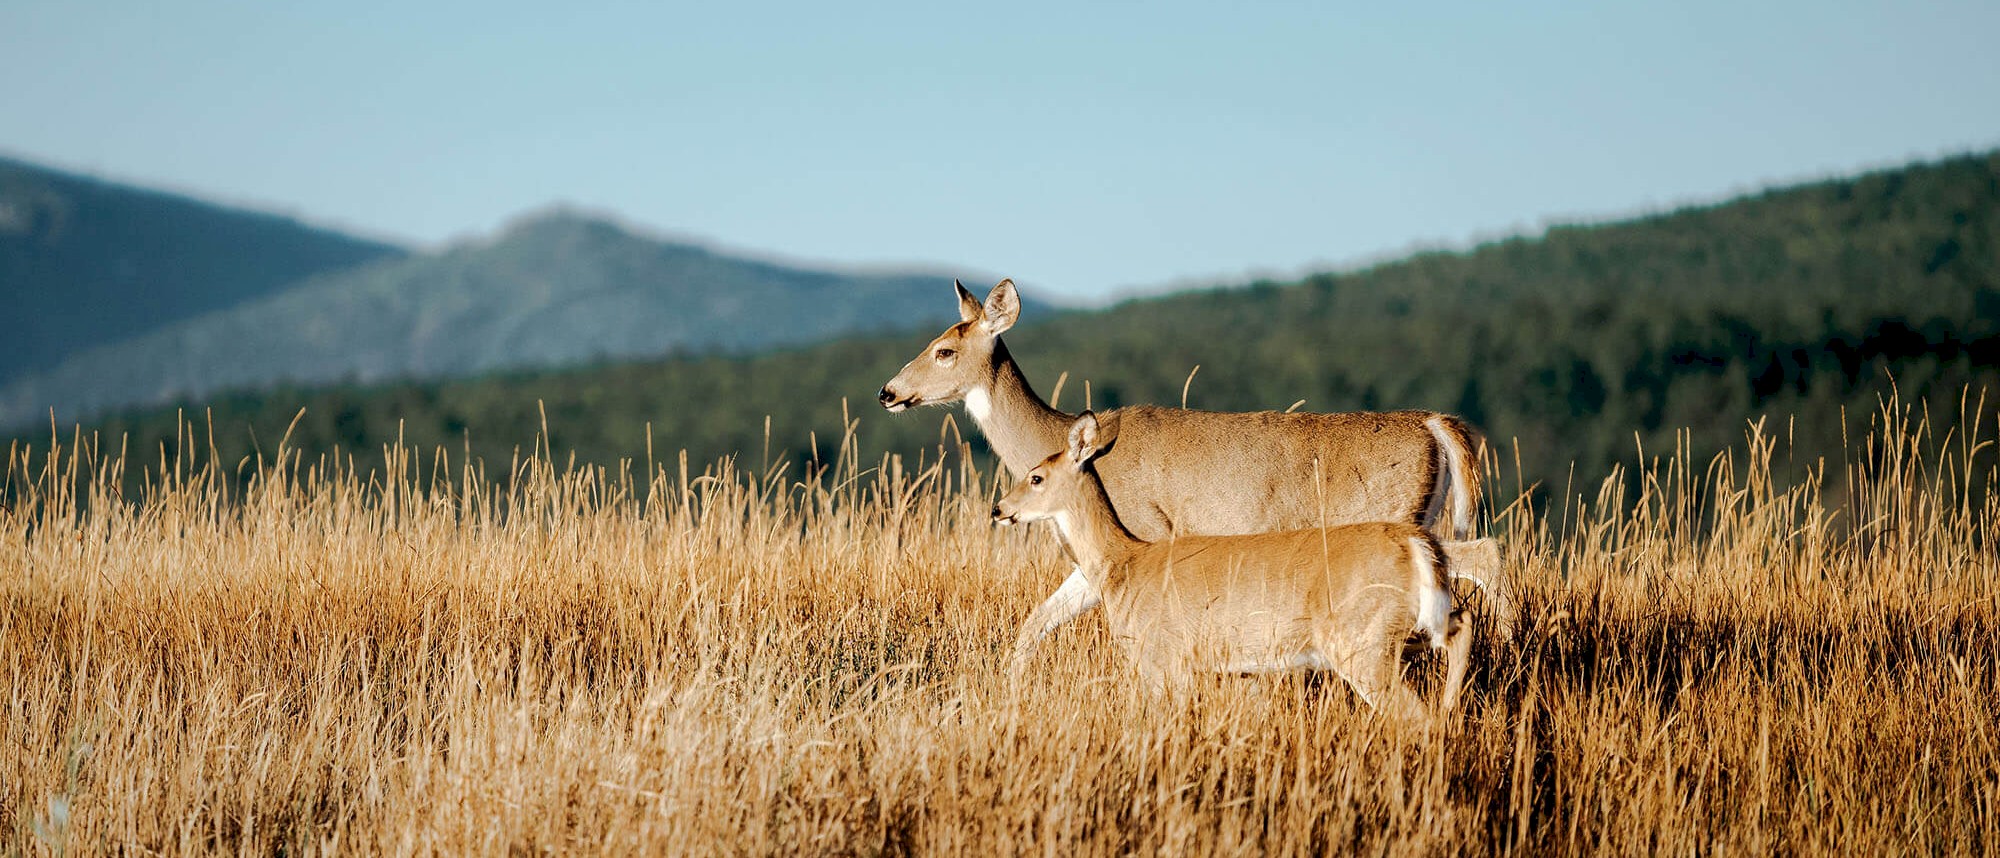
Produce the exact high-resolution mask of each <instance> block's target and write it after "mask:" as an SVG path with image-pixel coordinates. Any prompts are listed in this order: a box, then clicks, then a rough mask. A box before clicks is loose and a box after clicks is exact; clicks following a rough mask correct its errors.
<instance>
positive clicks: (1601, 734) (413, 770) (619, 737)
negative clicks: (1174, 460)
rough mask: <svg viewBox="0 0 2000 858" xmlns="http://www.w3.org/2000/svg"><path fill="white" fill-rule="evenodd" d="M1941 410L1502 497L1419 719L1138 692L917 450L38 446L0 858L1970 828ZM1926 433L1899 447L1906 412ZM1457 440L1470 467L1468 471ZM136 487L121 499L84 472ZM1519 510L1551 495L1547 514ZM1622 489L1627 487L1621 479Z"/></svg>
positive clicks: (1, 776)
mask: <svg viewBox="0 0 2000 858" xmlns="http://www.w3.org/2000/svg"><path fill="white" fill-rule="evenodd" d="M1984 408H1985V406H1984V404H1983V402H1981V401H1979V400H1978V399H1977V398H1976V397H1975V398H1974V399H1973V400H1972V401H1971V402H1969V403H1968V404H1967V406H1966V407H1965V408H1964V409H1963V413H1962V414H1955V415H1928V416H1927V415H1923V414H1912V413H1909V412H1908V411H1907V410H1905V409H1903V408H1901V407H1899V406H1895V405H1890V406H1887V407H1886V408H1885V409H1884V410H1883V411H1882V412H1881V413H1879V414H1876V415H1860V416H1856V417H1855V418H1854V419H1853V423H1854V424H1855V425H1854V426H1853V430H1852V434H1851V436H1850V448H1849V450H1848V451H1847V453H1846V455H1845V456H1842V455H1840V454H1838V453H1836V454H1835V455H1834V456H1833V457H1831V458H1829V459H1828V460H1826V461H1824V462H1819V461H1817V460H1807V459H1804V458H1801V457H1797V456H1794V455H1793V454H1792V452H1791V451H1790V450H1788V449H1787V446H1786V444H1785V441H1784V435H1785V432H1784V431H1783V429H1782V428H1778V429H1773V430H1770V431H1765V432H1753V433H1750V434H1749V435H1748V437H1747V438H1746V440H1745V442H1744V444H1743V445H1742V446H1741V447H1739V448H1738V449H1736V450H1734V451H1732V452H1731V453H1730V454H1728V456H1726V457H1725V458H1724V459H1721V460H1717V461H1716V462H1713V463H1710V462H1689V461H1685V460H1683V459H1680V458H1676V457H1674V456H1673V455H1672V453H1673V452H1674V451H1659V452H1660V453H1661V455H1660V456H1659V458H1658V459H1652V458H1650V457H1652V456H1654V455H1655V452H1654V451H1646V452H1645V455H1646V456H1647V457H1649V458H1648V459H1647V460H1646V462H1647V464H1646V465H1645V467H1643V468H1639V469H1635V470H1633V471H1631V472H1629V473H1628V474H1627V475H1626V476H1625V477H1624V478H1623V479H1624V480H1625V481H1626V482H1628V483H1629V485H1625V484H1619V483H1614V484H1608V485H1606V486H1604V487H1596V486H1592V487H1589V489H1588V490H1585V491H1576V490H1570V491H1564V490H1563V488H1562V487H1556V489H1557V490H1556V491H1554V492H1552V493H1549V494H1548V495H1546V496H1549V497H1553V498H1554V499H1555V500H1554V501H1552V502H1550V503H1547V504H1545V505H1543V506H1541V507H1537V506H1536V505H1534V504H1531V503H1529V502H1528V501H1527V498H1528V497H1530V495H1528V494H1521V495H1520V497H1519V499H1516V500H1514V501H1513V502H1512V503H1509V502H1508V498H1510V497H1514V496H1515V495H1516V494H1517V492H1518V491H1519V489H1520V488H1521V486H1520V485H1519V483H1518V482H1517V481H1516V480H1515V478H1514V477H1513V476H1512V474H1511V473H1509V472H1508V468H1507V467H1505V465H1504V462H1503V463H1502V464H1497V465H1495V470H1496V477H1497V481H1496V484H1497V485H1501V486H1505V487H1506V488H1507V490H1506V491H1495V492H1494V494H1496V495H1499V496H1500V502H1499V503H1497V504H1496V505H1495V506H1496V509H1495V511H1494V515H1493V517H1492V521H1493V530H1494V532H1495V533H1496V534H1497V535H1499V536H1500V537H1501V538H1502V540H1503V542H1504V544H1505V545H1506V550H1507V556H1508V567H1509V569H1510V571H1511V574H1512V575H1513V576H1514V577H1515V578H1516V580H1517V581H1518V582H1519V584H1520V586H1521V588H1522V590H1523V594H1524V599H1523V602H1524V606H1525V617H1526V621H1527V625H1526V628H1525V630H1524V632H1523V633H1522V634H1521V635H1520V636H1519V637H1518V638H1517V639H1516V640H1515V641H1514V642H1513V643H1511V644H1509V645H1506V646H1500V645H1497V644H1492V643H1491V642H1482V644H1481V646H1480V647H1479V649H1478V650H1477V651H1476V652H1475V663H1474V671H1475V674H1474V677H1473V679H1472V682H1471V688H1470V698H1469V702H1468V704H1467V706H1466V708H1465V709H1464V711H1463V712H1462V713H1460V715H1459V716H1457V717H1455V718H1451V719H1440V720H1438V721H1436V722H1434V723H1430V724H1425V725H1399V724H1394V723H1388V722H1385V721H1383V720H1381V719H1378V718H1375V717H1374V716H1372V715H1371V714H1370V713H1369V712H1368V711H1367V710H1366V709H1365V708H1364V707H1361V706H1360V705H1359V704H1358V702H1357V701H1356V700H1355V698H1354V697H1353V696H1352V694H1351V693H1350V692H1349V691H1348V690H1347V689H1346V687H1345V685H1344V684H1342V683H1340V682H1338V681H1324V680H1322V679H1319V678H1313V677H1266V678H1235V677H1230V678H1222V679H1218V680H1216V681H1214V682H1211V683H1204V684H1202V685H1200V686H1199V687H1198V688H1197V690H1196V691H1194V692H1193V693H1192V694H1190V695H1187V696H1183V697H1175V698H1153V697H1151V696H1149V694H1148V693H1147V692H1145V691H1143V690H1142V689H1140V688H1139V687H1137V684H1136V683H1135V682H1133V681H1132V680H1131V678H1130V677H1128V675H1127V672H1126V668H1125V666H1124V663H1123V659H1122V656H1121V655H1120V653H1119V652H1118V650H1117V649H1116V648H1115V646H1114V645H1112V644H1111V643H1110V642H1109V641H1108V640H1107V639H1106V635H1105V634H1104V632H1103V628H1102V621H1101V620H1100V619H1099V618H1098V617H1097V616H1096V615H1095V614H1091V615H1086V616H1085V617H1084V618H1082V619H1081V620H1080V621H1079V622H1078V623H1076V624H1075V626H1074V627H1073V628H1072V629H1070V630H1068V631H1066V633H1065V634H1062V635H1060V636H1058V637H1057V638H1055V639H1053V640H1052V641H1050V642H1049V643H1048V644H1046V645H1045V646H1044V648H1043V651H1042V654H1041V658H1040V660H1039V661H1038V662H1037V663H1036V664H1035V666H1034V667H1033V669H1032V670H1030V671H1029V672H1028V674H1027V675H1026V676H1025V678H1024V679H1023V681H1021V682H1020V683H1018V684H1012V683H1010V682H1009V681H1008V679H1007V675H1006V671H1005V663H1006V651H1007V647H1008V645H1009V644H1010V643H1011V641H1012V639H1013V635H1014V631H1015V627H1016V624H1017V623H1019V622H1020V621H1021V619H1023V618H1024V617H1025V616H1026V615H1027V613H1028V612H1029V610H1030V609H1031V608H1032V607H1033V606H1034V605H1035V604H1036V603H1037V602H1038V601H1039V600H1040V598H1041V597H1042V596H1043V595H1045V594H1046V592H1047V591H1048V590H1050V589H1052V588H1053V587H1054V586H1055V585H1056V583H1057V582H1059V581H1060V580H1061V578H1062V577H1063V575H1064V574H1065V572H1066V569H1065V567H1064V566H1063V564H1062V563H1061V561H1060V557H1059V555H1058V552H1057V550H1056V548H1055V547H1054V545H1053V540H1052V539H1051V538H1050V536H1049V535H1048V534H1047V533H1046V532H1044V531H1042V530H1040V529H1034V530H1031V531H1025V532H1024V529H1021V528H1012V529H1005V530H1002V529H996V528H993V527H991V526H989V524H988V523H987V517H986V514H985V512H986V509H987V507H988V506H989V505H990V503H991V500H992V498H993V497H994V491H995V488H994V478H993V477H992V476H991V475H990V474H987V473H984V472H979V471H976V470H974V469H973V468H972V467H970V466H968V465H966V464H964V463H962V461H961V460H960V459H959V458H958V457H956V456H954V457H951V458H950V459H949V460H948V461H951V462H953V463H954V464H952V465H951V466H949V467H941V466H935V465H933V466H930V467H921V466H916V465H910V466H907V467H905V466H903V465H902V464H900V463H898V462H893V461H891V462H884V463H881V466H880V467H871V465H872V464H873V462H872V461H870V460H869V459H868V457H867V456H865V455H863V454H860V453H857V452H855V451H853V450H852V449H851V448H850V450H849V451H848V453H847V454H846V455H844V456H843V457H842V459H841V460H840V461H839V462H837V463H833V464H831V465H830V466H829V467H825V468H823V469H818V470H816V471H814V472H813V473H812V474H811V475H810V476H807V477H802V476H801V474H802V473H804V472H805V471H808V470H812V469H810V468H801V467H799V466H798V465H793V466H791V467H789V468H774V469H771V470H767V471H764V472H761V473H760V472H750V471H747V470H737V469H734V468H732V467H730V466H728V465H721V466H716V467H710V468H708V469H706V471H705V472H704V470H703V469H702V468H701V467H699V466H696V467H694V468H692V469H690V468H689V467H688V466H687V465H686V464H685V463H682V462H666V463H649V462H648V460H647V459H646V457H645V453H644V452H643V451H641V452H640V456H639V458H638V460H637V461H635V462H633V463H632V464H631V466H630V467H629V468H627V469H625V470H624V471H622V472H619V471H613V472H606V471H601V470H589V469H582V468H565V467H560V466H557V465H553V464H551V462H550V461H549V458H550V457H548V456H545V455H544V456H528V457H526V458H524V459H523V460H522V461H520V462H517V463H515V464H514V466H513V467H512V468H510V469H508V470H506V471H504V472H503V471H500V470H499V468H498V467H495V468H494V470H493V471H492V472H486V471H480V470H476V469H467V468H466V467H465V466H464V465H463V463H461V462H459V461H457V460H456V455H457V454H456V453H455V452H451V451H448V452H437V451H432V452H427V453H424V454H421V455H419V454H417V453H415V452H414V451H407V450H403V451H399V450H393V449H391V450H385V451H378V452H376V453H374V454H371V455H368V456H364V457H363V458H361V459H360V460H342V461H338V462H333V461H317V462H313V461H305V462H301V461H297V460H295V459H292V458H290V457H282V461H273V462H269V463H264V464H262V465H260V464H259V463H256V462H249V463H242V464H240V465H239V463H235V462H226V463H215V464H211V463H205V462H204V461H203V457H202V456H200V455H197V454H195V453H194V452H192V451H198V450H201V449H204V448H205V444H204V443H202V442H201V441H200V440H199V433H193V432H191V433H190V434H189V435H188V436H187V437H186V438H185V439H184V441H183V447H184V449H181V450H172V449H169V450H163V451H162V450H152V451H131V452H130V453H129V454H127V453H121V451H119V450H118V445H117V442H116V440H112V441H110V442H109V443H108V444H105V445H103V446H99V444H98V443H97V442H95V441H92V440H90V439H72V441H71V442H70V443H68V444H65V445H64V449H63V450H62V451H60V452H59V453H57V454H56V455H50V453H49V452H48V451H47V450H24V449H18V448H17V449H14V450H13V451H11V454H10V457H9V462H8V465H7V466H6V468H5V473H6V479H7V491H5V492H4V493H0V504H4V506H0V676H4V677H5V682H4V684H0V690H4V693H5V695H6V696H5V698H4V699H0V707H4V710H5V712H4V719H3V720H0V748H4V751H0V833H4V837H5V838H6V841H7V846H8V847H9V851H19V852H21V853H26V854H38V853H40V854H56V853H66V854H71V855H76V854H94V853H103V852H124V851H130V852H136V853H150V852H168V853H186V852H212V851H221V852H254V853H280V852H282V853H284V854H299V853H332V854H366V853H378V854H379V853H389V854H407V853H413V852H414V853H519V852H529V851H543V850H553V851H559V852H572V851H574V852H602V853H617V854H627V853H634V852H654V853H693V854H771V853H783V854H793V855H818V854H857V853H858V854H879V853H905V852H923V853H976V854H1072V853H1082V854H1112V853H1119V854H1123V853H1157V852H1168V853H1211V852H1224V853H1245V852H1248V853H1272V854H1294V853H1311V854H1327V853H1332V854H1342V853H1363V854H1388V855H1436V854H1454V853H1458V854H1482V853H1513V852H1525V853H1569V852H1592V853H1596V852H1611V853H1624V854H1708V853H1731V854H1766V853H1769V852H1773V851H1783V852H1798V853H1834V854H1867V853H1878V854H1881V853H1887V854H1895V853H1924V854H1941V853H1979V852H1990V851H1994V850H1996V849H2000V744H1996V743H2000V717H1996V710H1997V709H2000V707H1997V706H1996V701H2000V617H1996V610H1995V605H1994V601H1993V599H1992V597H1991V595H1990V594H1989V588H1990V585H1991V582H1993V581H1994V580H1995V573H1996V571H2000V570H1996V565H2000V564H1996V558H1995V553H1994V549H1993V546H1992V543H1991V538H1992V534H1994V533H1996V532H2000V531H1996V529H1995V528H1996V526H2000V498H1996V497H1994V496H1993V495H1990V494H1988V493H1987V492H1986V491H1985V489H1984V487H1985V486H1988V485H1991V484H1992V478H1993V463H1994V462H1995V461H1996V459H2000V456H1996V455H1995V454H1994V452H1993V451H1991V450H1988V449H1985V445H1984V444H1983V443H1982V442H1980V441H1978V440H1976V439H1977V438H1978V435H1979V434H1980V430H1981V429H1982V428H1983V429H1990V428H1991V425H1990V422H1991V420H1990V417H1989V418H1988V419H1987V422H1986V423H1985V424H1984V425H1983V426H1982V424H1981V422H1980V420H1979V415H1981V414H1983V413H1984ZM1947 426H1949V427H1953V428H1952V429H1950V430H1949V431H1947V430H1945V429H1942V428H1935V427H1947ZM1501 458H1503V459H1505V458H1506V457H1504V456H1503V457H1501ZM140 469H144V470H146V471H148V472H149V478H148V479H147V480H146V481H145V485H146V486H147V487H146V488H145V489H144V490H142V491H140V492H138V493H137V496H132V495H129V494H127V495H123V496H121V489H120V488H119V487H120V486H121V485H124V483H125V481H124V479H123V476H124V474H123V472H124V471H126V470H140ZM1565 497H1567V498H1568V500H1564V498H1565ZM1635 497H1636V501H1635V500H1632V498H1635Z"/></svg>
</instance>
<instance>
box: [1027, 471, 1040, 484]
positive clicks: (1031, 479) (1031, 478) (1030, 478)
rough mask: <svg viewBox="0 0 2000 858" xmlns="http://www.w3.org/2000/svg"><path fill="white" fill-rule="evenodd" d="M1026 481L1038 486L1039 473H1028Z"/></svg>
mask: <svg viewBox="0 0 2000 858" xmlns="http://www.w3.org/2000/svg"><path fill="white" fill-rule="evenodd" d="M1028 482H1029V483H1030V484H1031V485H1037V486H1039V485H1041V484H1042V475H1041V474H1029V475H1028Z"/></svg>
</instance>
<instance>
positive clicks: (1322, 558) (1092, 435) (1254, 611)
mask: <svg viewBox="0 0 2000 858" xmlns="http://www.w3.org/2000/svg"><path fill="white" fill-rule="evenodd" d="M1076 427H1077V428H1076V431H1075V432H1073V433H1072V434H1071V436H1070V439H1069V440H1070V443H1069V444H1068V445H1067V446H1066V447H1065V449H1064V450H1062V451H1061V452H1058V453H1057V454H1055V455H1053V456H1050V457H1049V458H1048V459H1047V460H1045V461H1044V462H1043V463H1042V464H1040V465H1038V466H1036V467H1035V468H1034V469H1033V470H1032V471H1031V472H1030V473H1029V475H1028V477H1027V478H1026V479H1023V480H1022V481H1021V482H1019V483H1017V484H1016V486H1015V488H1014V490H1013V491H1011V492H1009V493H1008V494H1007V496H1006V497H1005V498H1002V499H1001V501H1000V503H999V504H998V505H997V506H995V507H994V510H993V514H994V517H995V518H996V519H997V520H1000V521H1002V522H1011V521H1017V520H1019V521H1029V520H1040V519H1053V520H1055V521H1056V522H1057V525H1058V526H1059V527H1060V528H1061V529H1062V530H1063V535H1064V538H1065V540H1066V541H1067V542H1068V544H1069V546H1070V549H1071V551H1072V552H1073V553H1074V555H1075V557H1076V560H1077V564H1078V567H1079V569H1080V570H1081V574H1082V575H1083V576H1085V578H1086V579H1088V580H1089V582H1090V583H1091V585H1092V586H1094V587H1095V588H1096V590H1097V596H1098V597H1099V598H1101V599H1102V602H1103V604H1104V607H1105V618H1106V621H1107V622H1108V624H1109V625H1110V629H1111V633H1112V635H1113V636H1114V637H1115V638H1116V639H1117V640H1118V641H1119V642H1120V643H1121V644H1122V645H1123V646H1124V647H1125V648H1126V651H1127V652H1128V653H1129V654H1130V655H1131V657H1132V659H1133V661H1134V663H1135V664H1136V666H1137V667H1138V668H1139V670H1140V672H1141V674H1143V675H1144V676H1145V677H1147V679H1148V680H1149V681H1151V682H1152V683H1154V684H1155V685H1170V684H1174V683H1178V682H1181V681H1184V680H1185V679H1187V678H1189V677H1191V676H1192V675H1194V674H1195V673H1197V672H1202V671H1223V672H1255V671H1266V670H1290V669H1298V668H1318V669H1326V670H1332V671H1334V672H1335V673H1338V674H1339V675H1340V676H1341V677H1342V678H1343V679H1345V680H1347V681H1348V682H1349V683H1350V684H1351V685H1352V686H1353V687H1354V689H1355V691H1356V692H1357V693H1359V694H1360V695H1361V697H1362V698H1363V699H1364V700H1366V701H1367V702H1368V703H1369V704H1370V705H1371V706H1374V707H1375V708H1376V709H1378V710H1380V711H1384V712H1386V713H1389V714H1392V715H1396V716H1402V717H1409V716H1414V715H1416V714H1417V713H1419V712H1420V711H1421V703H1420V702H1419V700H1418V698H1417V697H1416V695H1415V693H1414V692H1412V691H1411V690H1410V689H1409V688H1408V686H1407V685H1405V684H1404V683H1403V680H1402V666H1401V662H1400V656H1401V653H1402V651H1403V645H1404V642H1405V641H1407V640H1409V639H1410V637H1411V636H1412V635H1413V634H1420V635H1424V636H1426V637H1428V638H1429V639H1430V641H1431V643H1432V645H1433V646H1436V647H1438V648H1439V649H1442V650H1444V651H1445V653H1446V659H1447V669H1446V687H1445V688H1444V690H1443V692H1442V693H1441V695H1440V705H1442V706H1444V707H1446V708H1449V707H1451V706H1454V705H1455V704H1456V702H1457V698H1458V695H1459V690H1460V687H1461V685H1462V684H1463V681H1464V676H1465V670H1466V660H1467V658H1468V657H1469V655H1468V653H1469V642H1470V624H1469V623H1467V622H1464V621H1463V620H1462V618H1461V617H1460V616H1459V615H1458V614H1457V613H1456V612H1454V611H1452V610H1451V602H1450V599H1451V590H1450V586H1449V579H1448V575H1447V567H1446V562H1445V558H1446V555H1445V552H1443V551H1442V550H1441V549H1440V547H1439V545H1438V543H1437V541H1436V539H1435V537H1433V536H1432V535H1431V534H1429V533H1427V532H1425V531H1424V530H1422V529H1421V528H1418V527H1417V526H1415V525H1413V524H1409V523H1399V522H1374V523H1366V524H1350V525H1342V526H1336V527H1329V528H1325V529H1323V530H1321V529H1313V530H1295V531H1289V532H1284V533H1266V534H1253V535H1237V536H1190V537H1180V538H1176V539H1172V540H1169V541H1162V542H1147V541H1145V540H1142V539H1140V538H1138V537H1137V536H1136V535H1134V534H1133V533H1132V532H1131V531H1130V530H1129V529H1127V528H1126V527H1125V526H1124V525H1123V524H1122V522H1121V519H1120V516H1119V514H1118V513H1117V512H1116V511H1115V510H1114V508H1113V506H1112V504H1111V501H1110V498H1109V496H1108V494H1107V493H1106V491H1105V488H1104V486H1103V483H1102V482H1101V480H1100V475H1099V473H1098V472H1097V470H1096V469H1095V467H1094V461H1093V460H1097V461H1102V460H1101V459H1097V455H1098V454H1099V453H1101V452H1103V450H1104V449H1105V447H1106V446H1109V447H1110V448H1111V449H1116V445H1115V444H1108V441H1104V442H1100V437H1101V436H1100V435H1099V434H1098V433H1099V432H1100V431H1103V430H1102V429H1101V427H1100V425H1099V423H1098V422H1097V420H1096V419H1095V417H1094V416H1093V415H1091V414H1089V413H1088V412H1086V413H1085V414H1084V415H1083V416H1082V417H1080V418H1079V419H1078V420H1077V422H1076ZM1120 432H1121V434H1120V436H1119V437H1120V438H1122V437H1123V436H1122V430H1120ZM1122 443H1124V441H1123V440H1120V441H1119V442H1118V444H1122ZM1426 598H1428V599H1431V600H1433V602H1432V606H1433V609H1434V616H1433V617H1432V619H1431V621H1430V622H1429V624H1428V625H1427V626H1426V625H1424V624H1423V622H1422V621H1421V620H1420V618H1421V617H1423V616H1424V615H1425V614H1426V611H1425V606H1424V605H1423V601H1424V600H1425V599H1426Z"/></svg>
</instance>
